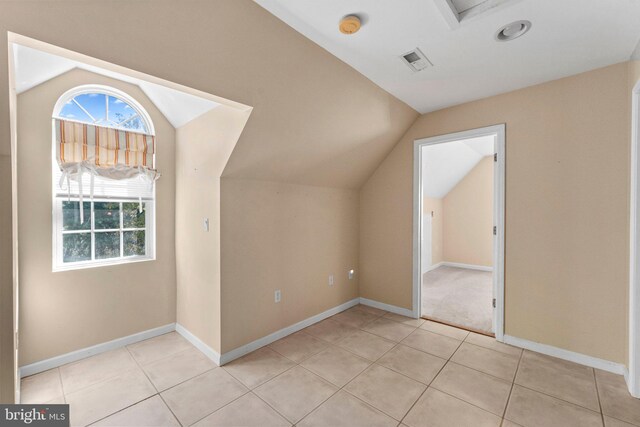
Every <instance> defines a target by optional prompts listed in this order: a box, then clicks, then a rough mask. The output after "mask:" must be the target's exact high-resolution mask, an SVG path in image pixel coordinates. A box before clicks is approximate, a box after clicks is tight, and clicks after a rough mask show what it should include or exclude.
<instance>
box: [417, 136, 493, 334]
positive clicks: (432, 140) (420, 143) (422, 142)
mask: <svg viewBox="0 0 640 427" xmlns="http://www.w3.org/2000/svg"><path fill="white" fill-rule="evenodd" d="M489 135H493V136H495V156H496V162H495V167H494V168H493V188H494V190H493V194H494V197H493V217H494V227H495V233H494V234H495V236H494V239H493V259H494V266H493V270H492V271H493V295H494V298H495V309H494V312H493V330H494V331H495V334H496V340H497V341H503V339H504V338H503V336H504V236H505V234H504V217H505V210H504V207H505V161H506V155H505V154H506V153H505V137H506V126H505V125H504V124H498V125H494V126H487V127H484V128H479V129H471V130H467V131H463V132H455V133H450V134H447V135H440V136H434V137H429V138H421V139H416V140H415V141H414V143H413V313H412V316H411V317H416V318H417V317H420V306H421V292H422V286H421V284H422V272H421V268H420V263H421V259H422V258H421V257H422V254H421V247H420V243H421V242H420V236H421V235H422V212H423V209H422V208H423V206H422V204H423V200H422V193H423V190H422V184H423V183H422V151H423V150H422V147H424V146H428V145H434V144H444V143H447V142H454V141H460V140H464V139H470V138H477V137H481V136H489ZM445 264H446V263H445ZM467 268H469V267H467Z"/></svg>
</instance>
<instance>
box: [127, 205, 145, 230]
mask: <svg viewBox="0 0 640 427" xmlns="http://www.w3.org/2000/svg"><path fill="white" fill-rule="evenodd" d="M146 208H147V204H146V203H143V204H142V212H140V210H139V209H140V204H139V203H123V204H122V211H123V212H122V214H123V215H124V228H145V210H146Z"/></svg>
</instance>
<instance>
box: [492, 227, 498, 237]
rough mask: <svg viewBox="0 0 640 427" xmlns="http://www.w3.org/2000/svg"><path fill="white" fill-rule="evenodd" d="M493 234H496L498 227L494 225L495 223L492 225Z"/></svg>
mask: <svg viewBox="0 0 640 427" xmlns="http://www.w3.org/2000/svg"><path fill="white" fill-rule="evenodd" d="M493 235H494V236H497V235H498V227H496V226H495V225H494V226H493Z"/></svg>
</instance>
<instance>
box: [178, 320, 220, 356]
mask: <svg viewBox="0 0 640 427" xmlns="http://www.w3.org/2000/svg"><path fill="white" fill-rule="evenodd" d="M176 332H177V333H179V334H180V335H182V336H183V337H184V338H185V339H186V340H187V341H189V342H190V343H191V344H193V346H194V347H195V348H197V349H198V350H200V351H201V352H203V353H204V354H205V356H207V357H208V358H209V359H211V360H212V361H213V363H215V364H216V365H218V366H220V353H218V352H217V351H215V350H214V349H212V348H211V347H209V346H208V345H207V344H205V343H204V341H202V340H201V339H200V338H198V337H197V336H195V335H193V334H192V333H191V332H189V331H188V330H187V329H186V328H185V327H184V326H182V325H181V324H179V323H176Z"/></svg>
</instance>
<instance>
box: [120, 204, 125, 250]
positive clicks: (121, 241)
mask: <svg viewBox="0 0 640 427" xmlns="http://www.w3.org/2000/svg"><path fill="white" fill-rule="evenodd" d="M123 229H124V209H123V207H122V202H120V258H124V231H123Z"/></svg>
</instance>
